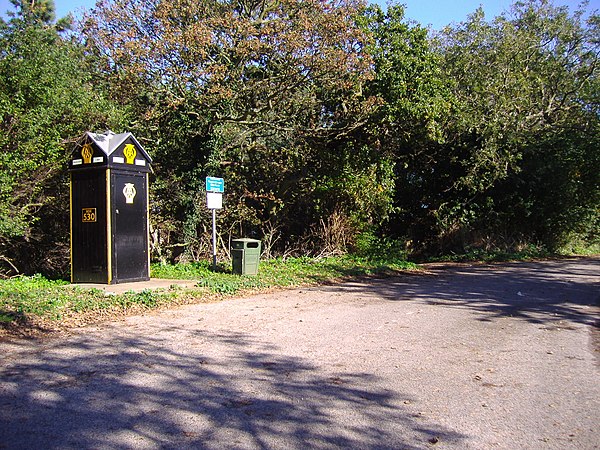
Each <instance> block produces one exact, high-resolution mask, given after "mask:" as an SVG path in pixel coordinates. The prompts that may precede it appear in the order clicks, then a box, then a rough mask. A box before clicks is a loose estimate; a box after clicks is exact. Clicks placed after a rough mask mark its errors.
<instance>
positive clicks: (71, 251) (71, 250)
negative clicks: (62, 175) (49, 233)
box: [69, 173, 75, 283]
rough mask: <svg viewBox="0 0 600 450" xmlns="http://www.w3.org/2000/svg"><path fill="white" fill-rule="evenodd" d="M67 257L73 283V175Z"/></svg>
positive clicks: (70, 190) (70, 185)
mask: <svg viewBox="0 0 600 450" xmlns="http://www.w3.org/2000/svg"><path fill="white" fill-rule="evenodd" d="M69 250H70V252H69V255H70V259H71V261H70V263H69V264H70V265H71V283H74V279H75V278H74V276H73V174H72V173H70V174H69Z"/></svg>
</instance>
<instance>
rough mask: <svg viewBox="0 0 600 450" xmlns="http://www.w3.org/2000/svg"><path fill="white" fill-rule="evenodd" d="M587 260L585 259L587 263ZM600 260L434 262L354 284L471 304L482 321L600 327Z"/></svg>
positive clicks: (397, 295)
mask: <svg viewBox="0 0 600 450" xmlns="http://www.w3.org/2000/svg"><path fill="white" fill-rule="evenodd" d="M582 262H583V263H582ZM599 280H600V259H598V258H591V259H586V260H572V259H571V260H568V259H565V260H556V261H541V262H526V263H524V262H520V263H503V264H494V265H474V266H470V265H447V266H434V267H431V268H430V271H429V272H428V273H427V274H426V275H404V276H401V277H395V278H390V279H386V280H375V281H372V282H369V283H368V284H364V283H348V284H346V285H344V286H342V287H341V288H342V289H349V290H363V291H364V292H369V293H372V294H374V295H377V296H381V297H383V298H386V299H388V300H393V301H405V300H416V301H423V302H425V303H426V304H430V305H440V306H444V307H459V308H467V309H469V310H472V311H474V312H476V313H478V314H479V317H478V320H482V321H492V320H495V319H498V318H503V317H517V318H521V319H523V320H526V321H528V322H531V323H536V324H549V323H553V322H558V321H569V322H573V323H579V324H587V325H594V324H595V325H596V326H598V322H597V317H598V306H600V282H599Z"/></svg>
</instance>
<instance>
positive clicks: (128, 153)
mask: <svg viewBox="0 0 600 450" xmlns="http://www.w3.org/2000/svg"><path fill="white" fill-rule="evenodd" d="M135 155H137V151H136V150H135V146H134V145H133V144H125V149H124V150H123V156H125V158H127V164H133V161H134V160H135Z"/></svg>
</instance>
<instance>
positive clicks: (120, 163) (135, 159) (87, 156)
mask: <svg viewBox="0 0 600 450" xmlns="http://www.w3.org/2000/svg"><path fill="white" fill-rule="evenodd" d="M151 163H152V158H151V157H150V155H149V154H148V152H146V150H144V147H142V146H141V144H140V143H139V142H138V141H137V139H136V138H135V137H134V136H133V134H131V133H121V134H115V133H113V132H112V131H110V130H108V131H106V132H105V133H91V132H89V131H88V132H86V133H85V134H84V135H83V137H82V138H81V139H80V140H79V141H78V142H77V144H76V145H75V148H74V150H73V152H72V153H71V159H70V161H69V169H71V170H78V169H89V168H94V167H113V168H117V169H123V170H134V171H137V172H149V171H150V164H151Z"/></svg>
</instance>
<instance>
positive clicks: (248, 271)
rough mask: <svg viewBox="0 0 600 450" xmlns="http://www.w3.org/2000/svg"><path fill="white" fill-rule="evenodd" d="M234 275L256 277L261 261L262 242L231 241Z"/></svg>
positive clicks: (247, 240)
mask: <svg viewBox="0 0 600 450" xmlns="http://www.w3.org/2000/svg"><path fill="white" fill-rule="evenodd" d="M231 258H232V260H233V262H232V265H233V273H235V274H238V275H256V274H257V273H258V262H259V260H260V241H258V240H256V239H249V238H242V239H233V240H232V241H231Z"/></svg>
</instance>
